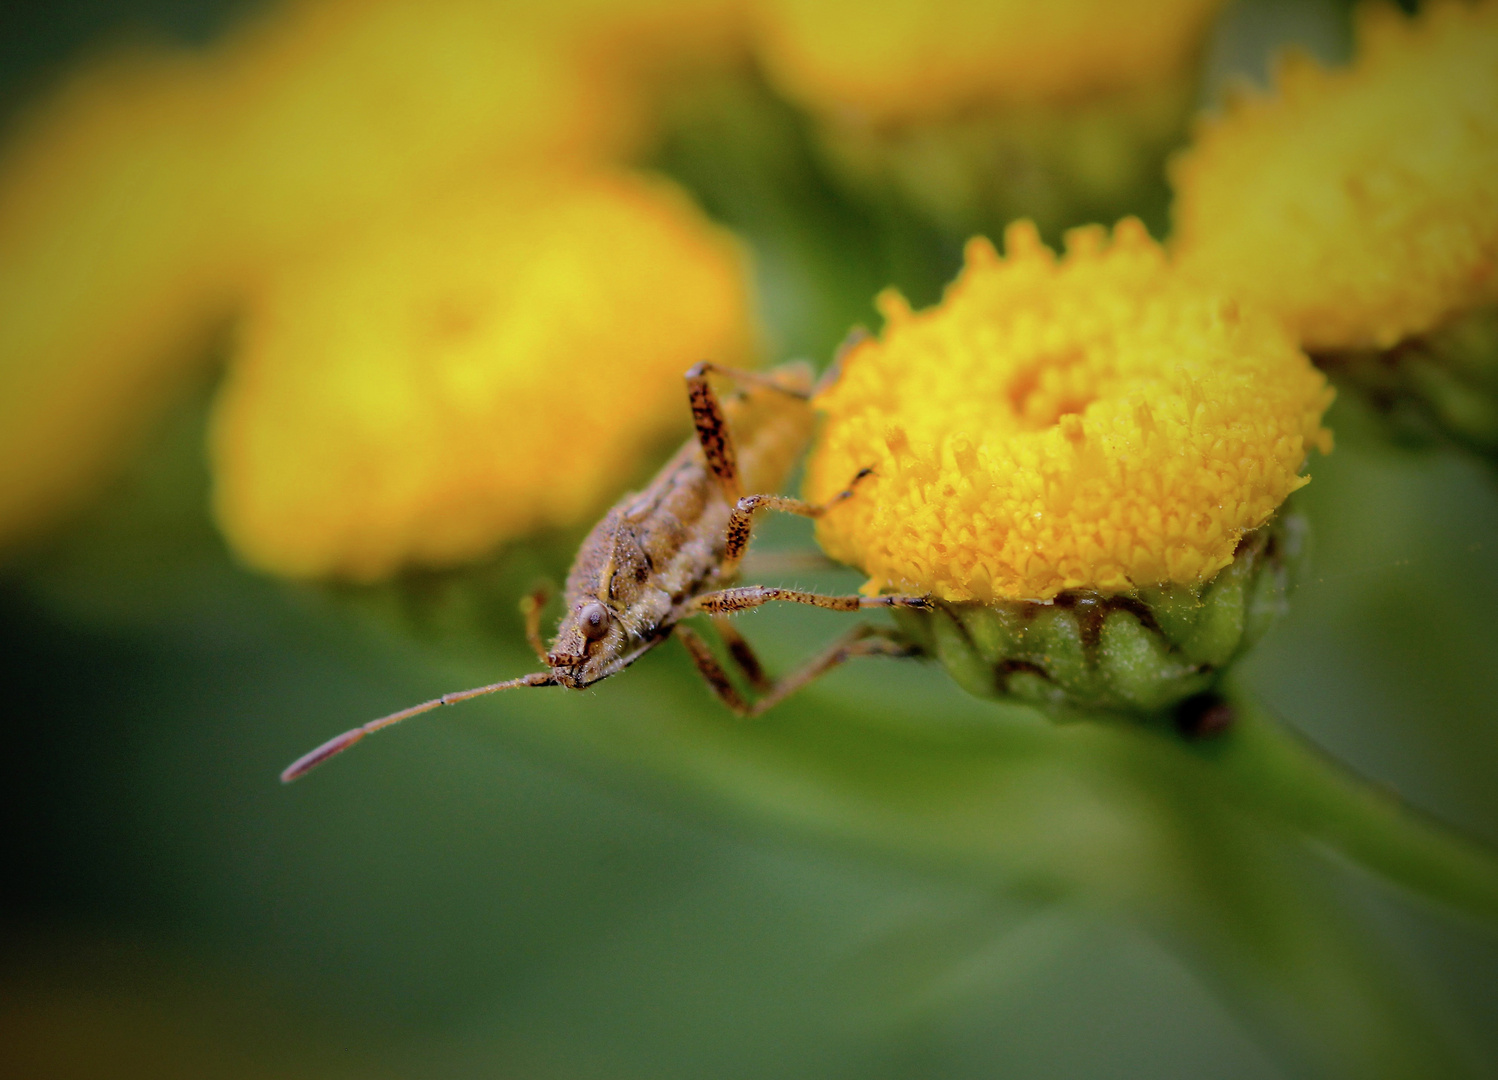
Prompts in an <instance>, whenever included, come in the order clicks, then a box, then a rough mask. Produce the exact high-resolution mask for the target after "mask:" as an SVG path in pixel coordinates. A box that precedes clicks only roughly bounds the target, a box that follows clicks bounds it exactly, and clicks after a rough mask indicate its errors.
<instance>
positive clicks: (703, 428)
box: [686, 363, 743, 502]
mask: <svg viewBox="0 0 1498 1080" xmlns="http://www.w3.org/2000/svg"><path fill="white" fill-rule="evenodd" d="M717 370H720V369H718V368H715V367H713V365H711V364H708V363H701V364H694V365H693V366H692V367H691V368H689V369H688V370H687V374H686V380H687V397H688V399H689V400H690V401H691V403H692V423H693V425H694V426H695V427H696V428H697V442H698V443H699V444H700V445H701V446H702V454H703V456H704V457H705V458H707V467H708V468H709V469H711V470H712V473H713V475H714V476H716V477H717V478H718V486H719V487H721V488H722V489H723V494H724V496H725V497H726V498H727V499H728V500H729V501H730V502H731V501H733V500H736V499H737V498H738V497H739V496H740V495H741V494H743V489H742V487H741V486H740V484H739V463H738V456H737V455H736V454H735V453H734V449H733V437H732V436H731V435H730V434H729V432H728V418H727V417H725V416H724V415H723V405H722V403H721V402H719V401H718V395H717V394H716V393H715V392H714V391H713V388H712V384H711V383H709V382H708V381H707V373H708V372H709V371H717Z"/></svg>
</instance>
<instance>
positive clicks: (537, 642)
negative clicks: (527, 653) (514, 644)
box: [520, 585, 551, 664]
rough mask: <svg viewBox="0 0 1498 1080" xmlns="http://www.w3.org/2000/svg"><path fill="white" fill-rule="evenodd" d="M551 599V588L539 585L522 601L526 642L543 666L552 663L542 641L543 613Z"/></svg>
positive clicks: (521, 612) (521, 609) (521, 611)
mask: <svg viewBox="0 0 1498 1080" xmlns="http://www.w3.org/2000/svg"><path fill="white" fill-rule="evenodd" d="M550 599H551V587H550V586H548V585H537V586H536V587H535V588H534V589H532V590H531V592H530V595H529V596H526V597H523V598H522V599H521V601H520V614H521V615H522V616H524V618H525V640H526V641H527V642H529V643H530V647H531V649H532V650H533V651H534V652H535V654H536V655H537V656H539V657H540V658H541V663H543V664H550V663H551V661H550V660H548V659H547V657H546V645H545V643H544V642H543V641H542V640H541V612H542V610H543V609H544V608H545V607H546V604H547V601H549V600H550Z"/></svg>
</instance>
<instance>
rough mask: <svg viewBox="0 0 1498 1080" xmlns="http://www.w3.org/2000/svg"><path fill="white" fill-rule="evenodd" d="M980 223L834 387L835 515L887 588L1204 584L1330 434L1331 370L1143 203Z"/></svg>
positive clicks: (987, 597)
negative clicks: (1186, 253) (1179, 252)
mask: <svg viewBox="0 0 1498 1080" xmlns="http://www.w3.org/2000/svg"><path fill="white" fill-rule="evenodd" d="M1005 246H1006V249H1007V254H1006V257H1005V258H1003V259H1000V258H999V256H998V255H997V254H996V252H995V251H994V249H993V247H992V245H991V244H990V243H989V242H988V241H987V240H983V239H975V240H973V241H972V242H970V243H969V245H968V249H967V263H966V266H965V268H964V270H963V272H962V274H961V275H960V276H959V277H958V279H957V280H956V281H955V282H954V283H953V284H952V285H951V286H950V287H949V289H948V290H947V294H946V296H945V298H944V299H943V300H942V302H941V303H940V304H939V305H937V306H936V307H935V308H933V309H931V310H928V311H924V312H920V313H915V312H912V311H911V310H910V309H909V307H908V306H907V305H906V303H905V301H904V300H903V299H902V298H901V297H900V296H899V295H897V294H895V293H886V294H884V295H883V296H882V297H881V298H880V307H881V310H882V312H883V314H884V316H885V319H886V326H885V330H884V333H883V336H882V338H881V339H879V340H873V339H870V340H868V341H865V342H864V343H863V344H861V345H859V346H858V347H856V348H855V349H854V350H852V352H851V353H850V354H849V355H848V356H847V357H846V358H845V360H844V368H843V372H842V375H841V378H840V379H839V380H838V382H837V383H836V385H834V386H833V387H832V388H831V389H829V390H828V391H826V392H824V394H823V395H822V396H821V398H820V399H819V404H820V406H821V407H822V409H824V410H825V412H826V424H825V428H824V430H823V432H822V434H821V436H820V438H819V441H818V444H817V447H816V449H815V451H814V454H813V457H812V459H811V463H810V466H809V472H808V477H807V484H806V486H807V491H808V495H809V497H810V498H811V499H813V500H822V499H827V498H830V497H831V496H833V495H834V494H836V492H838V491H839V490H841V489H842V488H844V487H846V486H847V484H848V482H849V480H850V479H851V478H852V477H853V476H855V475H856V474H857V473H858V472H859V471H860V470H861V469H864V468H872V469H873V470H874V472H873V475H872V476H871V477H869V478H867V479H866V480H864V481H863V482H862V483H861V484H859V485H858V487H857V490H856V492H855V495H854V497H853V498H852V499H850V500H848V501H847V502H846V503H844V504H843V505H840V506H839V507H838V508H837V509H835V510H834V511H832V512H831V513H829V514H828V515H827V516H826V517H825V518H823V519H822V520H821V521H820V522H819V524H818V532H817V536H818V540H819V541H820V542H821V544H822V546H823V547H824V548H825V549H826V550H827V552H828V553H829V554H830V555H832V556H833V557H834V558H837V559H840V560H842V561H845V562H848V563H851V564H853V565H855V566H858V567H860V568H862V569H863V570H864V571H865V572H866V573H867V574H868V575H869V582H868V585H867V586H866V588H867V589H868V590H871V591H881V590H897V591H916V592H929V593H932V594H933V595H935V596H937V597H939V598H941V599H944V600H951V601H970V600H971V601H980V602H990V601H996V600H1005V599H1040V600H1044V599H1048V598H1050V597H1054V596H1055V595H1056V594H1057V593H1059V592H1062V591H1063V590H1067V589H1092V590H1097V591H1099V592H1103V593H1111V592H1121V591H1125V590H1128V589H1131V588H1134V587H1137V586H1145V585H1152V584H1163V583H1180V584H1198V583H1201V582H1204V581H1206V580H1208V579H1210V578H1211V577H1212V576H1213V575H1215V574H1216V573H1217V572H1218V571H1219V570H1221V569H1222V568H1223V567H1224V566H1226V565H1227V564H1228V563H1230V562H1231V561H1232V558H1233V552H1234V549H1235V547H1236V546H1237V544H1238V542H1239V538H1240V537H1241V536H1242V535H1243V534H1244V533H1245V532H1247V531H1248V530H1252V529H1255V528H1257V527H1258V526H1260V525H1262V524H1263V523H1264V522H1265V521H1267V520H1268V519H1269V518H1270V516H1271V515H1272V514H1273V513H1274V511H1275V509H1276V508H1277V507H1278V506H1279V505H1280V503H1281V502H1282V501H1283V500H1284V499H1285V497H1286V496H1287V495H1288V494H1289V493H1290V492H1292V491H1294V490H1295V489H1296V488H1298V487H1300V486H1301V485H1302V484H1304V483H1305V482H1306V480H1305V478H1304V477H1302V476H1301V475H1300V469H1301V467H1302V465H1303V464H1304V463H1305V458H1306V453H1307V451H1308V450H1309V449H1310V448H1311V447H1320V448H1322V449H1327V448H1329V435H1328V433H1326V432H1325V431H1323V430H1322V428H1321V426H1320V419H1321V414H1322V412H1323V410H1324V409H1325V408H1326V406H1327V404H1328V403H1329V401H1330V399H1331V392H1330V391H1329V390H1328V388H1327V386H1326V382H1325V380H1324V378H1323V377H1322V375H1321V374H1320V373H1319V372H1317V371H1316V370H1315V369H1314V368H1312V367H1311V365H1310V363H1309V362H1308V361H1307V359H1306V357H1305V356H1304V354H1302V353H1301V352H1300V351H1299V350H1298V349H1297V348H1296V347H1295V343H1294V342H1293V341H1292V340H1291V339H1290V337H1289V336H1288V334H1287V333H1286V332H1285V331H1284V330H1283V329H1282V328H1281V327H1279V326H1278V325H1277V324H1276V322H1275V321H1274V320H1272V319H1270V318H1269V317H1267V316H1263V315H1260V314H1258V313H1256V312H1254V311H1251V310H1248V309H1243V308H1240V307H1239V306H1237V305H1236V304H1235V303H1234V302H1232V301H1229V300H1224V299H1222V298H1221V297H1219V296H1218V295H1215V294H1212V293H1209V292H1204V291H1202V290H1201V289H1200V288H1198V287H1195V286H1194V285H1193V284H1192V283H1191V282H1189V281H1187V280H1184V279H1182V277H1181V276H1180V275H1179V274H1177V273H1176V272H1175V271H1173V270H1172V268H1171V267H1170V266H1169V265H1168V263H1167V261H1166V259H1165V255H1164V253H1163V251H1162V250H1161V248H1160V247H1159V245H1157V244H1156V243H1155V242H1154V241H1153V240H1151V239H1150V238H1149V236H1148V235H1147V234H1146V233H1145V231H1144V228H1143V226H1142V225H1140V224H1139V223H1138V222H1137V221H1135V220H1132V219H1125V220H1124V221H1121V222H1120V223H1119V224H1118V226H1117V227H1116V228H1115V230H1114V232H1113V237H1112V242H1111V243H1109V242H1108V239H1107V233H1106V232H1105V230H1103V229H1102V228H1100V227H1089V228H1085V229H1077V230H1073V231H1072V232H1070V233H1069V234H1068V235H1067V251H1066V255H1065V256H1064V257H1063V258H1061V259H1059V260H1058V259H1057V258H1056V257H1055V255H1054V254H1053V253H1052V252H1051V251H1050V250H1049V249H1048V248H1046V247H1045V246H1044V245H1043V244H1042V243H1041V242H1040V239H1039V237H1038V235H1037V233H1036V231H1035V229H1034V227H1033V226H1032V225H1030V224H1029V223H1028V222H1020V223H1017V224H1015V225H1013V226H1011V227H1010V229H1009V230H1008V232H1007V234H1006V237H1005Z"/></svg>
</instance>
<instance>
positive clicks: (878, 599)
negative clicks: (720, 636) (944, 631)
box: [684, 585, 931, 615]
mask: <svg viewBox="0 0 1498 1080" xmlns="http://www.w3.org/2000/svg"><path fill="white" fill-rule="evenodd" d="M776 600H780V601H784V602H786V603H790V604H810V605H811V606H812V607H820V608H830V609H832V610H833V611H861V610H863V609H864V608H887V607H900V608H915V609H917V610H919V611H927V610H929V609H930V607H931V599H930V597H926V596H901V595H894V596H827V595H825V594H823V593H813V592H802V591H801V590H800V589H782V588H779V587H777V586H773V585H738V586H735V587H734V588H732V589H719V590H718V591H716V592H710V593H703V594H702V595H701V596H694V597H692V599H690V600H688V601H687V603H686V605H685V608H684V614H688V615H689V614H692V613H693V612H697V611H705V612H707V613H708V614H709V615H727V614H729V613H730V612H734V611H747V610H748V609H749V608H757V607H761V606H763V605H765V604H769V603H772V602H774V601H776Z"/></svg>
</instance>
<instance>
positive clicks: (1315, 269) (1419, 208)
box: [1173, 3, 1498, 349]
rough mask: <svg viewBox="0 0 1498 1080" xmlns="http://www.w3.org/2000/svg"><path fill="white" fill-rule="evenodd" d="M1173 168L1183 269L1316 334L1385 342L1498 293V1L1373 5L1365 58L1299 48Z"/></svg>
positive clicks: (1316, 337) (1307, 334)
mask: <svg viewBox="0 0 1498 1080" xmlns="http://www.w3.org/2000/svg"><path fill="white" fill-rule="evenodd" d="M1173 179H1174V182H1175V186H1176V193H1177V194H1176V204H1175V229H1176V236H1175V240H1174V245H1175V249H1176V251H1177V253H1178V255H1179V258H1180V260H1181V262H1182V264H1183V266H1185V267H1188V268H1190V270H1191V271H1192V272H1194V273H1199V274H1201V275H1203V276H1205V277H1207V278H1209V279H1211V280H1212V281H1214V282H1216V283H1219V284H1220V285H1221V286H1222V287H1224V288H1226V289H1228V290H1229V291H1231V292H1233V293H1235V294H1237V295H1239V296H1242V297H1244V298H1246V299H1252V300H1253V301H1256V302H1258V303H1260V304H1262V305H1264V306H1266V307H1268V308H1269V309H1270V310H1272V311H1274V312H1276V313H1278V314H1280V315H1282V316H1283V317H1284V318H1285V319H1286V320H1287V321H1288V322H1289V323H1290V325H1291V326H1292V327H1293V328H1294V330H1295V331H1296V333H1298V334H1299V335H1300V339H1301V341H1302V343H1303V344H1304V345H1305V346H1306V347H1307V348H1310V349H1339V348H1352V347H1363V346H1374V347H1380V348H1383V347H1387V346H1389V345H1392V344H1394V343H1395V342H1397V341H1399V340H1400V339H1401V338H1404V337H1406V336H1408V335H1411V334H1417V333H1421V332H1423V331H1426V330H1429V329H1431V328H1432V327H1435V326H1437V325H1439V324H1441V323H1442V322H1444V321H1445V320H1446V319H1447V318H1449V317H1450V316H1452V315H1454V314H1458V313H1460V312H1461V311H1463V310H1466V309H1468V308H1471V307H1473V306H1475V305H1477V304H1480V303H1484V302H1490V301H1492V300H1494V299H1495V298H1498V3H1487V4H1482V5H1470V6H1469V5H1465V4H1462V5H1458V4H1454V3H1442V4H1431V5H1429V6H1428V9H1427V10H1426V12H1425V13H1423V14H1422V15H1420V16H1419V17H1417V18H1415V19H1407V18H1405V17H1404V16H1403V15H1400V14H1398V13H1397V12H1395V11H1394V10H1393V9H1392V8H1384V7H1368V8H1365V9H1364V11H1363V16H1362V18H1361V19H1360V22H1359V34H1358V53H1357V59H1356V61H1355V62H1354V63H1353V64H1352V66H1350V67H1348V68H1346V69H1343V70H1338V71H1324V70H1322V69H1321V68H1319V67H1317V66H1316V65H1315V63H1314V62H1312V61H1310V60H1309V59H1305V58H1303V57H1297V58H1293V59H1292V60H1291V61H1289V62H1287V63H1285V64H1284V65H1282V67H1281V68H1280V70H1279V72H1278V76H1277V78H1276V80H1275V94H1274V95H1273V96H1271V97H1261V98H1244V99H1240V100H1238V101H1236V102H1235V103H1234V104H1233V105H1232V107H1230V108H1229V110H1228V112H1227V114H1226V115H1225V116H1223V117H1222V118H1220V119H1218V120H1216V121H1212V122H1208V123H1205V124H1203V125H1202V127H1201V130H1200V131H1199V132H1198V135H1197V140H1196V145H1195V146H1194V147H1193V148H1192V149H1191V150H1190V151H1189V152H1188V153H1187V154H1186V155H1185V156H1183V157H1182V158H1180V159H1179V160H1178V161H1176V163H1175V166H1174V169H1173Z"/></svg>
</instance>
